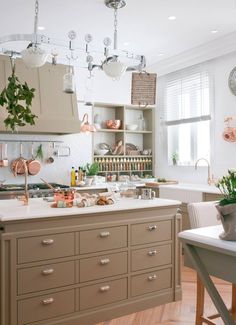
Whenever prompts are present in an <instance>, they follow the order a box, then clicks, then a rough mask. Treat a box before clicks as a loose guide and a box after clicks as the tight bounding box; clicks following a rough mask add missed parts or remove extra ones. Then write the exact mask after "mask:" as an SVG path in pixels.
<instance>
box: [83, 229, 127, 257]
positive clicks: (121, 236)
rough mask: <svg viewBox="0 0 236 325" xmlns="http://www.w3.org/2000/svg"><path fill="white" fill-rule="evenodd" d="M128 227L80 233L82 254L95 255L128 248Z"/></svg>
mask: <svg viewBox="0 0 236 325" xmlns="http://www.w3.org/2000/svg"><path fill="white" fill-rule="evenodd" d="M127 233H128V230H127V226H118V227H109V228H100V229H93V230H84V231H81V232H80V253H81V254H86V253H93V252H100V251H106V250H111V249H116V248H122V247H127V239H128V234H127Z"/></svg>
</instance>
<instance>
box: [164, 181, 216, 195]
mask: <svg viewBox="0 0 236 325" xmlns="http://www.w3.org/2000/svg"><path fill="white" fill-rule="evenodd" d="M159 187H160V188H168V189H177V190H189V191H197V192H202V193H215V194H220V190H219V189H218V188H217V187H216V186H215V185H214V184H213V185H208V184H191V183H179V184H172V185H160V186H159Z"/></svg>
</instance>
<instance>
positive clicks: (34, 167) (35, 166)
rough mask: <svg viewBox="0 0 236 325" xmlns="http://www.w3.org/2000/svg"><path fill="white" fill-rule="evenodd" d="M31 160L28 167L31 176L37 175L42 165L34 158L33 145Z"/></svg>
mask: <svg viewBox="0 0 236 325" xmlns="http://www.w3.org/2000/svg"><path fill="white" fill-rule="evenodd" d="M31 156H32V157H31V159H29V160H27V162H26V163H27V167H28V173H29V175H32V176H34V175H37V174H38V173H39V172H40V169H41V163H40V162H39V161H38V160H36V159H35V157H34V145H33V143H32V145H31Z"/></svg>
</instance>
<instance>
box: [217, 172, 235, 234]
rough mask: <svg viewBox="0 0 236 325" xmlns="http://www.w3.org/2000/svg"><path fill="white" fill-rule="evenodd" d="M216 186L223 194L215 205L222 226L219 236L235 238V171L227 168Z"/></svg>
mask: <svg viewBox="0 0 236 325" xmlns="http://www.w3.org/2000/svg"><path fill="white" fill-rule="evenodd" d="M216 186H217V187H218V188H219V190H220V191H221V194H222V195H223V198H222V199H221V200H220V201H219V204H218V205H216V208H217V210H218V212H219V213H220V219H221V222H222V225H223V228H224V232H223V233H222V234H220V238H221V239H224V240H236V171H235V170H228V174H227V175H226V176H223V177H222V178H221V179H220V180H219V181H218V183H217V184H216Z"/></svg>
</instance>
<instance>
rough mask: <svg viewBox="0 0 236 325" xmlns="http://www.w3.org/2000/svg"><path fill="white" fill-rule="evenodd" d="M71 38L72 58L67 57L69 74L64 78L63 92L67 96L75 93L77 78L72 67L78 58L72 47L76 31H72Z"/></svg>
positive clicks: (70, 49) (69, 35)
mask: <svg viewBox="0 0 236 325" xmlns="http://www.w3.org/2000/svg"><path fill="white" fill-rule="evenodd" d="M68 37H69V40H70V41H69V51H70V56H69V57H68V56H67V59H68V61H69V64H68V67H67V72H66V74H64V76H63V91H64V92H65V93H66V94H73V93H74V92H75V76H74V71H73V67H72V66H71V61H73V60H76V59H77V57H74V54H73V47H72V41H73V40H74V39H75V38H76V33H75V32H74V31H70V32H69V34H68Z"/></svg>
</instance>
